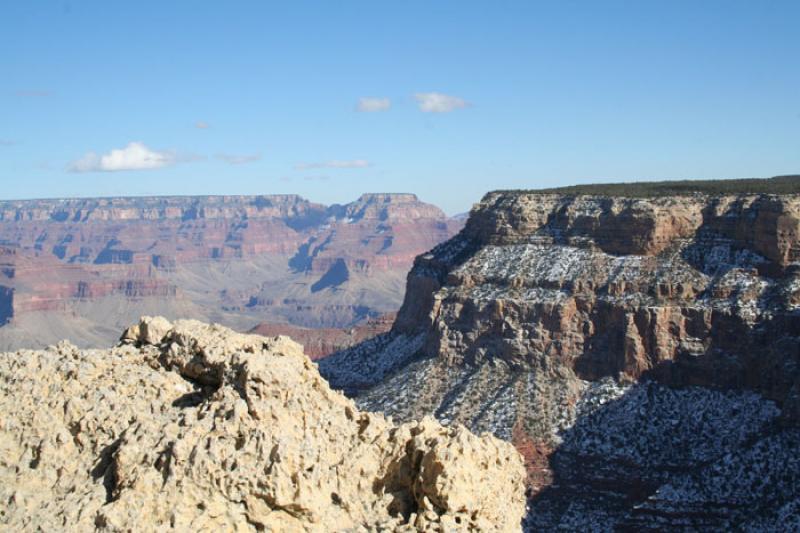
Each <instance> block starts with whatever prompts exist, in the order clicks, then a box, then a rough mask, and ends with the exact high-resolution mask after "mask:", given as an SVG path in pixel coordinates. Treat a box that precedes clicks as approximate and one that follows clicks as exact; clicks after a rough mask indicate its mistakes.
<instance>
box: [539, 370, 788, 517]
mask: <svg viewBox="0 0 800 533" xmlns="http://www.w3.org/2000/svg"><path fill="white" fill-rule="evenodd" d="M561 437H562V439H563V440H562V443H561V444H560V446H559V447H558V448H557V449H556V451H555V452H554V453H553V454H552V455H551V457H550V459H549V465H550V469H551V471H552V475H553V478H552V483H551V484H550V485H549V486H548V487H545V488H544V489H543V490H541V491H540V492H539V493H538V494H535V495H534V496H533V497H532V498H531V499H530V512H529V515H528V517H527V518H526V521H525V529H526V530H530V531H547V530H552V529H558V528H567V529H570V530H583V531H620V530H622V531H628V530H629V531H642V530H664V529H668V530H684V531H692V530H704V531H708V530H730V528H731V527H734V528H739V529H742V530H748V529H751V528H752V529H755V530H765V529H766V530H771V529H772V526H775V527H776V529H781V528H780V527H778V526H781V525H782V524H784V523H786V521H787V520H796V521H798V524H800V514H798V512H797V511H798V509H800V499H799V498H800V495H799V494H798V491H797V487H800V458H798V457H797V454H796V453H795V451H794V450H796V449H797V447H798V446H800V429H798V428H797V427H796V426H792V425H789V424H787V423H786V421H785V419H784V418H783V417H782V416H781V412H780V410H779V409H778V408H777V406H776V405H775V404H774V403H773V402H772V401H769V400H765V399H764V398H763V397H761V396H759V395H757V394H755V393H753V392H749V391H738V390H737V391H734V390H728V391H722V390H712V389H707V388H701V387H686V388H669V387H665V386H662V385H659V384H657V383H655V382H653V381H643V382H641V383H638V384H636V385H632V386H629V387H626V388H622V387H618V386H616V385H614V384H613V382H611V381H610V380H602V381H600V382H598V383H595V384H593V385H592V386H591V387H590V390H589V391H588V393H587V395H586V396H585V397H584V398H583V399H582V400H581V403H580V404H579V416H578V419H577V421H576V423H575V424H574V425H573V426H572V427H571V428H569V429H567V430H565V431H564V432H563V433H562V434H561Z"/></svg>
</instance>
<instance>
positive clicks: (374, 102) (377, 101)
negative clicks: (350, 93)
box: [356, 97, 392, 113]
mask: <svg viewBox="0 0 800 533" xmlns="http://www.w3.org/2000/svg"><path fill="white" fill-rule="evenodd" d="M390 107H392V101H391V100H389V99H388V98H368V97H365V98H359V99H358V104H357V105H356V111H360V112H361V113H377V112H379V111H386V110H387V109H389V108H390Z"/></svg>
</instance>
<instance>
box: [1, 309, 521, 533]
mask: <svg viewBox="0 0 800 533" xmlns="http://www.w3.org/2000/svg"><path fill="white" fill-rule="evenodd" d="M0 409H1V410H2V412H3V421H2V425H0V498H2V501H3V506H2V508H0V525H1V527H2V528H3V529H5V530H8V531H21V530H26V531H40V530H43V531H88V530H93V529H95V530H102V531H156V530H158V531H160V530H165V529H176V530H181V531H201V530H204V531H212V530H213V531H222V530H226V531H249V530H252V531H265V530H266V531H276V532H277V531H320V532H322V531H332V530H348V531H368V530H370V531H416V530H425V531H433V530H446V531H453V530H460V531H461V530H463V531H467V530H472V531H515V530H518V529H519V525H520V521H521V519H522V516H523V513H524V508H525V499H524V487H523V480H524V475H525V472H524V469H523V465H522V459H521V457H520V456H519V454H518V453H517V452H516V451H515V450H514V448H513V447H512V446H510V445H509V444H507V443H505V442H502V441H501V440H498V439H496V438H494V437H492V436H491V435H484V436H482V437H476V436H475V435H473V434H472V433H470V432H469V431H468V430H466V429H465V428H463V427H450V428H446V427H443V426H441V425H440V424H439V423H437V422H436V421H434V420H433V419H430V418H426V419H423V420H421V421H419V422H412V423H406V424H402V425H395V424H393V423H392V422H391V421H389V420H386V419H385V418H384V417H383V416H381V415H379V414H370V413H365V412H359V411H358V410H357V409H356V407H355V406H354V404H353V402H352V401H350V400H348V399H346V398H345V397H344V396H342V395H341V394H339V393H336V392H333V391H332V390H331V389H330V388H329V387H328V385H327V383H326V382H325V381H324V380H323V379H322V378H321V377H320V375H319V373H318V372H317V370H316V368H315V366H314V365H313V364H312V363H311V361H310V360H309V359H308V358H307V357H306V356H304V355H303V353H302V351H301V349H300V346H299V345H297V344H296V343H294V342H292V341H291V340H289V339H288V338H285V337H275V338H269V339H267V338H264V337H261V336H256V335H242V334H237V333H234V332H233V331H231V330H228V329H226V328H223V327H220V326H209V325H207V324H203V323H200V322H196V321H178V322H176V323H174V324H171V323H170V322H168V321H167V320H166V319H163V318H145V319H143V320H142V321H141V322H140V323H139V324H138V325H136V326H133V327H131V328H129V329H128V330H127V331H126V332H125V334H124V335H123V340H122V342H121V343H120V345H118V346H117V347H115V348H112V349H108V350H80V349H78V348H76V347H75V346H73V345H71V344H69V343H67V342H62V343H59V344H58V345H57V346H53V347H50V348H48V349H47V350H44V351H28V350H24V351H19V352H17V353H4V354H0Z"/></svg>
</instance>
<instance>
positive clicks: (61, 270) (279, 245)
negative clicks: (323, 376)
mask: <svg viewBox="0 0 800 533" xmlns="http://www.w3.org/2000/svg"><path fill="white" fill-rule="evenodd" d="M462 225H463V220H461V219H459V218H450V217H447V216H446V215H445V214H444V213H443V212H442V211H441V210H440V209H438V208H437V207H435V206H433V205H430V204H426V203H424V202H421V201H419V199H418V198H417V197H416V196H415V195H413V194H365V195H363V196H361V197H360V198H359V199H358V200H356V201H354V202H351V203H348V204H344V205H338V204H337V205H331V206H325V205H321V204H317V203H313V202H310V201H308V200H305V199H303V198H301V197H299V196H296V195H263V196H198V197H128V198H100V199H54V200H28V201H5V202H0V349H6V350H9V349H16V348H21V347H26V348H35V347H44V346H47V345H49V344H52V343H55V342H58V341H59V340H61V339H65V338H68V339H70V340H71V341H72V342H74V343H76V345H78V346H81V347H88V346H92V347H98V346H110V345H111V344H113V343H114V342H115V341H116V339H117V337H118V335H119V331H120V330H121V329H122V328H123V327H125V326H126V325H127V324H129V323H130V322H132V321H134V320H136V319H138V317H139V316H142V315H149V314H159V315H164V316H167V317H168V318H173V319H174V318H196V319H202V320H206V321H213V322H217V323H221V324H224V325H227V326H230V327H233V328H235V329H237V330H239V331H249V330H250V329H252V328H254V327H256V326H258V325H259V324H261V323H268V324H272V328H273V330H274V329H275V327H278V326H287V327H300V328H329V329H334V330H348V329H350V328H353V327H356V326H358V325H359V324H363V323H366V321H367V320H369V319H375V318H377V317H379V316H381V315H383V314H384V313H391V312H395V311H397V309H398V308H399V306H400V304H401V302H402V298H403V289H404V282H403V280H404V278H405V275H406V273H407V271H408V270H409V269H410V267H411V265H412V263H413V260H414V257H415V256H417V255H418V254H420V253H422V252H424V251H426V250H429V249H430V248H432V247H433V246H435V245H436V244H438V243H439V242H442V241H444V240H446V239H447V238H449V237H451V236H452V235H454V234H455V233H456V232H457V231H458V230H459V229H460V228H461V226H462ZM366 327H367V329H369V326H366ZM341 346H344V345H340V344H336V345H335V346H333V347H329V348H328V351H329V350H331V349H335V348H337V347H341ZM326 353H327V352H326Z"/></svg>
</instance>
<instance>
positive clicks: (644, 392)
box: [320, 178, 800, 530]
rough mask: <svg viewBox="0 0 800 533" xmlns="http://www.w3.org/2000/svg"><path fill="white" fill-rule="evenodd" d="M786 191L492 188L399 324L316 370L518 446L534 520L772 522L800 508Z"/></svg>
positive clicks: (430, 270)
mask: <svg viewBox="0 0 800 533" xmlns="http://www.w3.org/2000/svg"><path fill="white" fill-rule="evenodd" d="M784 181H787V180H784ZM781 183H782V184H783V185H785V184H784V183H783V181H782V182H781ZM787 183H789V185H792V184H793V185H792V186H793V187H794V188H793V189H791V190H792V191H793V192H789V193H786V194H752V193H749V192H748V191H746V190H743V191H741V192H738V191H736V190H735V188H736V186H735V185H734V186H732V187H730V189H733V190H732V192H730V193H727V192H726V193H724V194H718V193H711V192H705V193H701V192H692V191H691V190H687V191H682V192H680V193H679V194H673V195H661V194H651V195H649V196H648V195H647V194H645V195H643V196H642V195H636V194H633V195H630V196H625V195H602V194H594V195H581V194H553V193H550V192H546V191H545V192H513V191H512V192H498V193H490V194H488V195H487V196H485V197H484V199H483V200H482V201H481V203H480V204H478V205H477V206H476V207H475V208H474V209H473V211H472V213H471V215H470V219H469V221H468V222H467V225H466V227H465V229H464V230H463V231H462V232H461V233H460V234H459V235H458V236H456V237H454V238H453V239H451V240H450V241H448V242H446V243H444V244H442V245H440V246H438V247H437V248H435V249H434V250H433V251H432V252H431V253H428V254H425V255H422V256H420V257H419V258H417V260H416V262H415V265H414V268H413V269H412V271H411V273H410V274H409V276H408V284H407V291H406V299H405V303H404V305H403V307H402V309H401V311H400V313H399V315H398V318H397V320H396V321H395V324H394V326H393V329H392V331H391V332H390V333H388V334H385V335H383V336H380V337H377V338H375V339H373V340H370V341H367V342H366V343H364V344H362V345H360V346H356V347H354V348H352V349H348V350H345V351H342V352H339V353H337V354H333V355H332V356H330V357H328V358H326V359H323V360H321V362H320V369H321V371H322V373H323V375H324V376H326V377H327V378H328V379H329V380H330V381H331V383H332V384H333V385H334V387H337V388H341V389H344V390H345V391H346V392H348V393H349V394H351V395H353V396H356V397H357V401H358V403H359V405H361V406H362V407H364V408H368V409H374V410H382V411H384V412H386V413H388V414H391V415H393V416H395V417H398V418H400V419H410V418H414V417H419V416H422V415H425V414H430V415H434V416H436V417H437V418H438V419H439V420H440V421H442V422H444V423H452V422H456V423H461V424H465V425H466V426H468V427H470V428H472V429H473V430H476V431H492V432H493V433H494V434H495V435H497V436H499V437H502V438H504V439H507V440H509V441H512V442H514V443H515V444H516V445H517V446H518V448H519V449H520V450H521V451H522V452H523V453H525V456H526V462H527V467H528V472H529V478H528V481H529V489H530V494H531V496H532V498H533V499H532V513H531V519H530V524H531V527H532V528H534V530H539V529H550V528H555V527H567V528H573V529H575V528H577V529H584V530H585V529H600V530H613V529H615V528H616V529H619V528H622V529H625V528H629V529H635V530H642V529H645V530H646V529H648V528H651V529H663V528H670V527H673V528H681V527H683V528H689V529H691V528H693V527H694V528H702V529H712V530H714V529H720V530H725V529H730V528H731V527H734V526H737V527H738V525H741V524H744V523H745V522H747V521H748V520H749V518H748V514H747V510H753V509H757V511H758V512H757V513H756V515H757V516H759V517H760V518H759V520H762V519H763V520H766V521H767V522H769V520H773V523H777V522H775V521H776V520H778V518H776V517H779V516H789V515H791V512H790V510H791V509H797V507H798V505H800V504H797V500H798V497H800V495H798V493H797V492H796V490H795V488H794V487H796V486H800V485H797V483H798V482H800V467H799V466H798V465H797V463H796V462H795V461H794V460H793V459H791V449H792V447H793V446H795V445H796V439H797V438H798V433H797V430H796V429H793V428H795V427H796V425H797V422H798V421H800V178H797V179H794V181H792V180H788V181H787ZM762 185H763V187H762V188H768V187H769V183H768V182H767V183H766V184H764V183H763V182H762ZM760 186H761V185H760ZM620 188H622V189H623V190H624V187H621V186H620ZM632 189H635V187H633V188H632ZM701 189H703V190H704V188H701ZM608 380H610V381H608ZM670 387H672V388H670ZM673 388H677V389H676V390H677V392H672V391H673V390H675V389H673ZM609 391H614V392H613V394H612V393H610V392H609ZM716 391H725V392H724V394H722V395H721V396H720V395H719V394H720V393H718V392H716ZM659 398H660V399H659ZM709 406H714V407H713V408H712V407H709ZM735 432H739V433H738V434H737V436H735V437H734V436H733V433H735ZM631 439H634V440H633V441H632V440H631ZM601 445H602V447H601ZM699 449H702V450H703V454H702V457H700V456H695V455H693V453H694V452H691V450H699ZM611 452H613V453H611ZM690 452H691V453H690ZM765 454H767V455H768V454H772V457H774V458H780V459H776V460H774V461H773V460H772V459H770V460H769V461H765V460H764V459H763V458H764V457H765ZM753 461H755V462H756V463H757V464H755V465H754V464H752V462H753ZM747 468H754V469H756V470H758V472H759V474H758V476H760V478H759V481H758V482H757V483H755V482H754V483H755V484H753V483H750V482H749V481H748V482H745V481H744V480H743V479H742V476H745V474H744V472H746V470H747ZM715 476H717V477H715ZM701 479H702V481H701ZM713 479H717V481H719V483H721V484H722V485H719V486H717V487H715V486H714V482H713V481H712V480H713ZM783 479H786V480H788V481H786V482H783V481H781V480H783ZM793 483H794V485H793ZM723 485H724V486H725V487H727V488H725V489H724V490H722V489H720V488H719V487H721V486H723ZM726 491H727V492H726ZM667 494H669V497H667V496H665V495H667ZM784 506H787V507H785V508H784ZM792 512H796V511H792ZM787 513H788V514H787ZM793 516H795V519H797V515H796V514H795V515H793ZM770 517H771V518H770ZM767 522H763V523H767ZM748 523H749V524H750V526H752V527H756V526H755V525H753V524H755V523H754V522H753V523H750V522H748ZM750 526H747V527H750ZM742 527H744V526H742Z"/></svg>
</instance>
